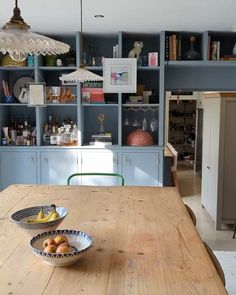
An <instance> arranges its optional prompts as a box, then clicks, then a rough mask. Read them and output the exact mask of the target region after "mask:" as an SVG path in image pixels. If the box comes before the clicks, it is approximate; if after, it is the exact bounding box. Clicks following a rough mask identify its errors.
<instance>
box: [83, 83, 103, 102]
mask: <svg viewBox="0 0 236 295" xmlns="http://www.w3.org/2000/svg"><path fill="white" fill-rule="evenodd" d="M81 93H82V102H83V103H105V99H104V93H103V85H102V82H85V83H84V87H82V89H81Z"/></svg>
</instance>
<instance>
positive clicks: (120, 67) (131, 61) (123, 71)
mask: <svg viewBox="0 0 236 295" xmlns="http://www.w3.org/2000/svg"><path fill="white" fill-rule="evenodd" d="M103 77H104V81H103V92H104V93H122V92H123V93H136V91H137V59H136V58H104V61H103Z"/></svg>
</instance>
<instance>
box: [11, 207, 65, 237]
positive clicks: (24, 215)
mask: <svg viewBox="0 0 236 295" xmlns="http://www.w3.org/2000/svg"><path fill="white" fill-rule="evenodd" d="M41 208H43V211H44V213H45V214H48V213H49V212H50V211H51V209H52V207H51V205H46V206H35V207H29V208H25V209H21V210H19V211H16V212H15V213H13V214H12V216H11V219H12V220H13V222H14V223H16V224H17V225H18V226H19V227H20V228H22V229H23V230H25V231H26V232H27V233H28V234H29V235H30V236H31V237H33V236H35V235H37V234H40V233H42V232H45V231H49V230H55V229H57V228H58V226H59V225H60V224H61V222H62V221H63V220H64V218H65V217H66V215H67V214H68V211H67V209H66V208H64V207H58V206H56V211H57V213H58V214H59V216H60V217H59V218H57V219H56V220H52V221H46V222H40V223H31V222H30V223H29V222H28V220H29V219H36V218H37V216H38V214H39V211H40V210H41Z"/></svg>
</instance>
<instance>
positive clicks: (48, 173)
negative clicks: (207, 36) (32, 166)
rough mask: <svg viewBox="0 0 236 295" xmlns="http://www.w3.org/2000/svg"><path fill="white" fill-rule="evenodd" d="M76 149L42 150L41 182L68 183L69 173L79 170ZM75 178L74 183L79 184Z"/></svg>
mask: <svg viewBox="0 0 236 295" xmlns="http://www.w3.org/2000/svg"><path fill="white" fill-rule="evenodd" d="M78 155H79V153H78V152H76V151H66V152H62V151H45V152H41V156H40V160H41V162H40V165H41V184H62V185H66V180H67V178H68V177H69V175H71V174H73V173H76V172H79V171H80V169H79V167H78ZM77 183H78V182H77V180H76V179H74V180H73V181H72V184H77Z"/></svg>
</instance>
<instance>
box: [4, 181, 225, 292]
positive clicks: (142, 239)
mask: <svg viewBox="0 0 236 295" xmlns="http://www.w3.org/2000/svg"><path fill="white" fill-rule="evenodd" d="M51 203H55V204H57V205H60V206H64V207H66V208H67V209H68V210H69V214H68V216H67V217H66V219H65V220H64V221H63V223H62V224H61V227H60V228H62V229H66V228H68V229H77V230H78V229H79V230H81V231H85V232H87V233H89V234H91V235H92V237H93V238H94V245H93V247H92V248H91V249H90V250H89V251H88V252H87V253H85V254H84V256H83V257H82V258H81V259H80V260H79V261H78V263H77V264H75V265H72V266H69V267H57V268H55V267H51V266H48V265H46V264H45V263H44V262H43V261H41V260H40V259H39V258H38V257H36V256H35V255H34V254H33V253H32V251H31V249H30V247H29V245H28V243H29V239H30V238H29V236H28V235H27V234H26V233H25V232H24V231H23V230H22V229H20V228H18V227H17V225H15V224H14V223H13V222H12V221H11V220H10V216H11V214H12V213H13V212H15V211H17V210H19V209H22V208H25V207H29V206H35V205H41V204H51ZM0 204H1V205H0V206H1V210H0V294H3V295H5V294H9V295H10V294H26V295H28V294H34V295H36V294H44V295H45V294H50V295H54V294H55V295H58V294H66V295H74V294H91V295H100V294H101V295H105V294H112V295H115V294H122V295H123V294H135V295H137V294H141V295H144V294H147V295H151V294H160V295H165V294H174V295H177V294H181V295H183V294H188V295H190V294H201V295H203V294H207V295H209V294H212V295H217V294H227V292H226V291H225V289H224V287H223V284H222V283H221V281H220V278H219V276H218V274H217V272H216V270H215V268H214V266H213V264H212V262H211V260H210V258H209V256H208V255H207V253H206V251H205V249H204V246H203V244H202V241H201V238H200V237H199V234H198V232H197V230H196V229H195V227H194V226H193V224H192V222H191V220H190V218H189V216H188V213H187V211H186V210H185V207H184V204H183V202H182V200H181V198H180V196H179V194H178V192H177V190H176V189H175V188H156V187H85V186H80V187H78V186H69V187H66V186H32V185H14V186H11V187H9V188H8V189H6V190H5V191H3V192H1V193H0Z"/></svg>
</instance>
